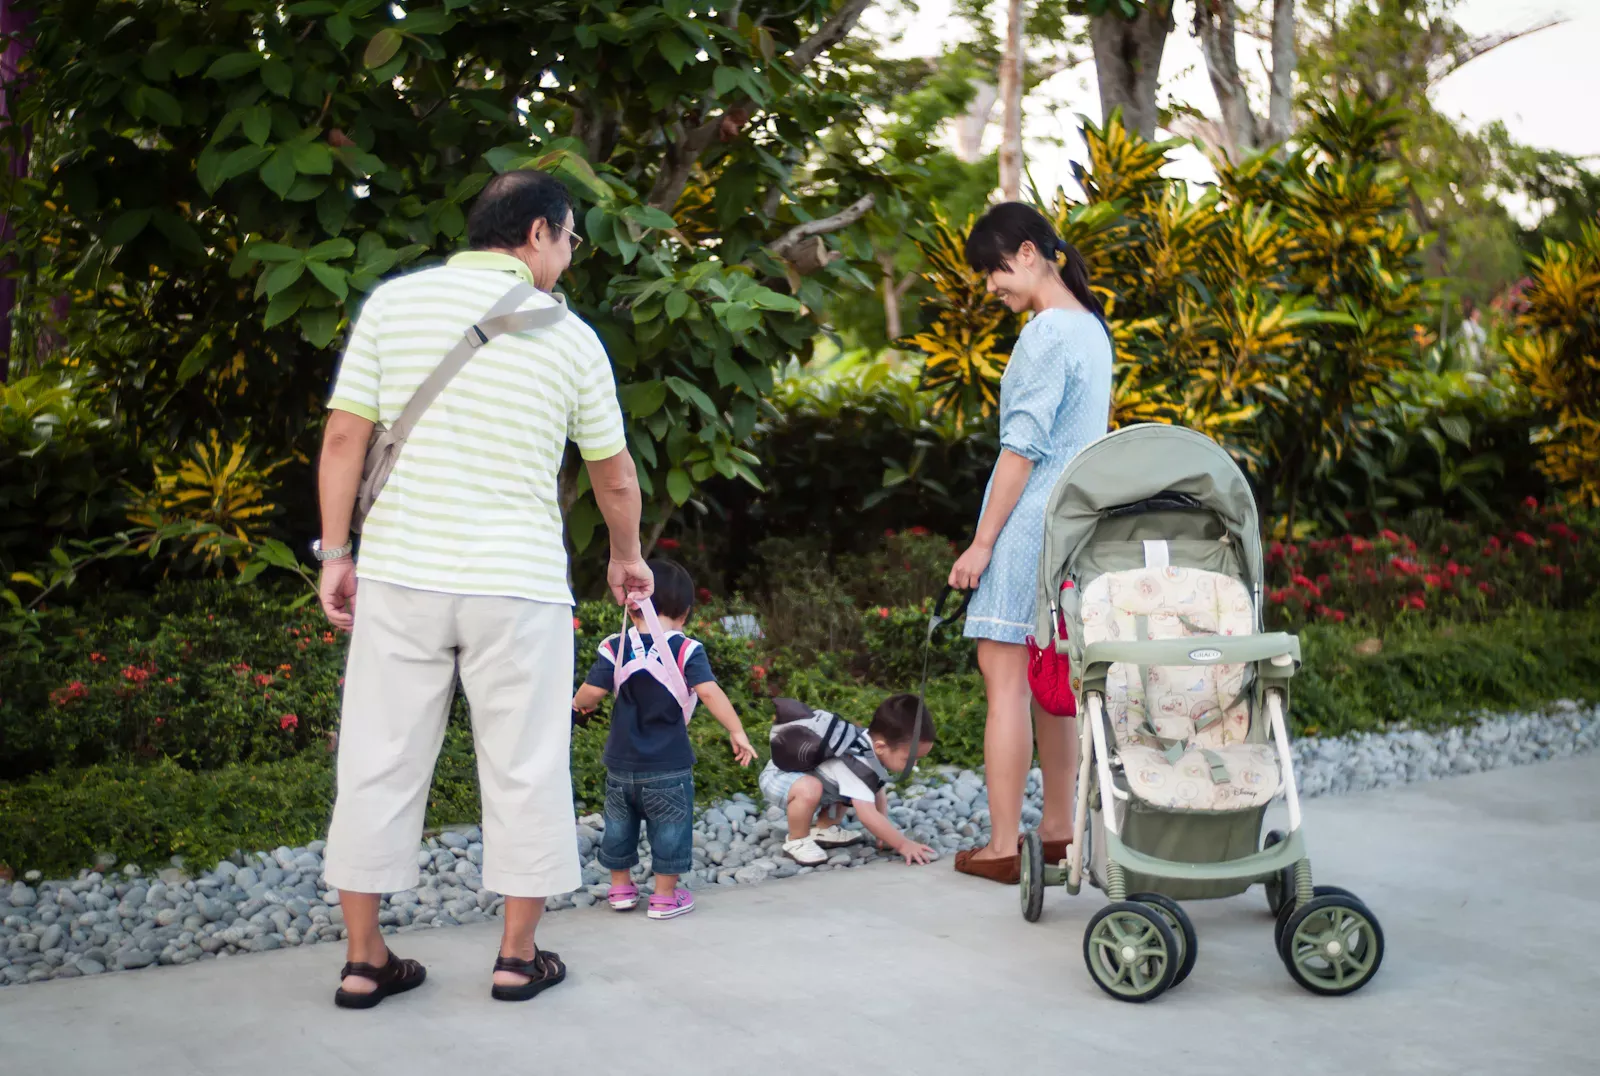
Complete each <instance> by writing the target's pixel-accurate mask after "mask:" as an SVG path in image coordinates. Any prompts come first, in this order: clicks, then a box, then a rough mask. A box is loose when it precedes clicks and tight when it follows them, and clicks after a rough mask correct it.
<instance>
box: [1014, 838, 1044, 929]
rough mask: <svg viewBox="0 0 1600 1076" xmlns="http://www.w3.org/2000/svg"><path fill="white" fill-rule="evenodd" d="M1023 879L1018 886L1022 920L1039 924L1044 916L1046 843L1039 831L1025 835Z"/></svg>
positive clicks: (1022, 851)
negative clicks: (1041, 838) (1040, 836)
mask: <svg viewBox="0 0 1600 1076" xmlns="http://www.w3.org/2000/svg"><path fill="white" fill-rule="evenodd" d="M1021 868H1022V878H1021V880H1020V881H1019V882H1018V884H1017V896H1018V898H1019V899H1020V900H1021V902H1022V918H1024V919H1026V920H1027V921H1028V922H1030V923H1037V922H1038V921H1039V916H1040V915H1042V914H1044V842H1043V841H1042V840H1040V838H1039V831H1038V830H1029V831H1028V832H1027V833H1025V834H1023V837H1022V848H1021Z"/></svg>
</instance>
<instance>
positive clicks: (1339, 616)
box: [1333, 609, 1345, 624]
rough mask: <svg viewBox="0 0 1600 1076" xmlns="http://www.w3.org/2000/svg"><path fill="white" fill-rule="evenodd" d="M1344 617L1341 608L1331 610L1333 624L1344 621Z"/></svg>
mask: <svg viewBox="0 0 1600 1076" xmlns="http://www.w3.org/2000/svg"><path fill="white" fill-rule="evenodd" d="M1344 619H1345V618H1344V610H1343V609H1335V610H1334V611H1333V622H1334V623H1335V624H1343V623H1344Z"/></svg>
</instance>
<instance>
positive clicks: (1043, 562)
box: [1039, 423, 1263, 623]
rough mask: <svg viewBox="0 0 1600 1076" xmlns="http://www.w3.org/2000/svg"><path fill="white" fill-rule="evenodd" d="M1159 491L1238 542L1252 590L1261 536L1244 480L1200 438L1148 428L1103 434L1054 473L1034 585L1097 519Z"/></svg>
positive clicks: (1073, 552) (1067, 556) (1177, 429)
mask: <svg viewBox="0 0 1600 1076" xmlns="http://www.w3.org/2000/svg"><path fill="white" fill-rule="evenodd" d="M1167 492H1172V493H1183V494H1187V495H1189V496H1191V497H1193V498H1195V499H1196V500H1197V501H1199V502H1200V504H1201V506H1202V507H1204V508H1206V509H1207V510H1209V511H1211V512H1213V513H1215V514H1216V516H1217V517H1218V518H1219V519H1220V520H1221V521H1222V523H1223V525H1224V526H1225V527H1226V528H1227V529H1228V533H1229V534H1230V535H1231V536H1232V537H1233V540H1234V541H1235V542H1236V543H1238V548H1239V550H1240V552H1241V554H1242V560H1243V564H1244V570H1245V571H1246V572H1247V573H1248V575H1249V577H1250V582H1251V584H1252V585H1253V586H1254V587H1260V586H1261V580H1262V575H1263V570H1262V569H1263V566H1262V556H1261V530H1260V524H1259V522H1258V519H1257V516H1256V502H1255V498H1254V497H1253V496H1251V494H1250V486H1249V483H1247V482H1246V481H1245V477H1244V473H1243V472H1242V471H1240V470H1239V466H1238V464H1236V463H1234V462H1233V459H1232V457H1230V456H1229V455H1228V453H1227V452H1225V451H1224V450H1223V448H1222V446H1221V445H1219V444H1217V443H1216V442H1215V441H1213V440H1212V439H1211V438H1209V437H1207V436H1206V435H1205V434H1202V433H1196V432H1195V431H1194V430H1190V429H1186V428H1184V427H1182V426H1165V425H1160V424H1156V423H1144V424H1141V425H1137V426H1125V427H1123V428H1122V429H1120V430H1116V431H1114V432H1112V433H1109V434H1107V435H1106V436H1104V437H1102V438H1100V440H1098V441H1095V442H1094V443H1093V444H1091V445H1089V447H1087V448H1085V449H1084V450H1083V451H1082V452H1080V453H1078V455H1077V457H1076V458H1075V459H1073V461H1072V462H1071V463H1069V464H1067V466H1066V469H1065V470H1064V471H1062V472H1061V477H1060V478H1059V479H1057V480H1056V487H1055V490H1054V491H1053V492H1052V493H1051V495H1050V501H1049V503H1048V506H1047V508H1046V513H1045V531H1044V550H1043V553H1042V554H1041V559H1040V573H1039V578H1040V581H1041V582H1040V586H1041V587H1044V586H1046V585H1047V584H1046V583H1044V582H1043V581H1044V580H1045V579H1048V578H1050V577H1051V576H1052V575H1054V574H1055V573H1056V572H1058V571H1059V570H1060V568H1061V566H1062V565H1064V564H1069V563H1071V562H1072V560H1073V559H1074V558H1075V557H1076V556H1077V554H1078V553H1079V551H1080V550H1081V549H1082V548H1083V545H1084V543H1086V542H1088V541H1089V540H1090V538H1091V537H1092V536H1093V534H1094V528H1095V525H1096V524H1097V523H1098V522H1099V520H1100V517H1101V514H1102V513H1103V512H1105V511H1106V510H1108V509H1111V508H1116V507H1118V506H1121V505H1127V504H1136V503H1138V502H1139V501H1143V500H1147V499H1149V498H1151V497H1155V496H1157V495H1159V494H1162V493H1167ZM1045 623H1048V618H1046V620H1045Z"/></svg>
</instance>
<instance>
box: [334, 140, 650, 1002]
mask: <svg viewBox="0 0 1600 1076" xmlns="http://www.w3.org/2000/svg"><path fill="white" fill-rule="evenodd" d="M467 234H468V238H469V240H470V243H471V246H472V248H473V249H472V250H470V251H466V252H463V253H461V254H457V255H456V256H454V257H452V258H451V259H450V260H449V261H448V262H447V263H446V264H445V265H443V266H440V267H437V268H433V269H426V270H422V271H420V272H416V273H411V274H409V275H406V276H403V277H400V278H398V279H395V280H392V281H389V282H387V283H385V284H383V285H382V286H381V287H379V288H378V289H377V290H376V291H374V292H373V293H372V295H371V296H370V297H369V298H368V299H367V301H366V304H365V306H364V307H363V308H362V311H361V316H360V318H359V320H358V321H357V322H356V325H355V328H354V330H353V331H352V332H351V335H350V343H349V346H348V348H347V349H346V351H345V356H344V361H343V363H342V364H341V366H340V369H339V375H338V378H337V380H336V382H335V385H334V390H333V398H332V400H331V401H330V403H329V407H330V408H331V414H330V415H329V418H328V427H327V432H326V433H325V435H324V438H323V446H322V459H321V466H320V472H319V478H320V494H321V506H322V537H321V539H320V541H319V542H317V543H316V544H315V546H314V551H315V554H316V556H317V558H318V559H319V560H320V561H321V562H322V582H321V596H322V607H323V609H324V610H325V611H326V612H327V615H328V619H329V620H330V621H332V622H333V624H334V625H335V626H336V627H339V628H341V629H343V630H346V631H350V630H352V629H353V630H354V635H353V637H352V639H351V642H350V656H349V667H348V669H347V672H346V676H345V689H344V709H343V714H342V717H341V723H340V733H339V764H338V798H337V801H336V803H335V805H334V810H333V823H332V827H331V829H330V831H329V834H328V848H327V870H326V876H327V880H328V882H329V884H331V885H333V886H336V887H338V890H339V899H340V903H341V905H342V906H343V908H344V918H345V925H346V927H347V928H348V930H349V949H348V957H349V961H350V962H349V963H348V964H346V965H345V968H344V971H343V973H342V982H341V983H340V986H339V990H338V992H337V993H336V994H335V998H334V1000H335V1002H336V1003H337V1004H339V1005H341V1006H344V1007H347V1008H369V1007H371V1006H373V1005H376V1004H378V1003H379V1002H380V1001H382V1000H383V999H384V998H385V997H387V996H389V995H390V994H396V993H400V992H402V991H405V990H410V989H412V988H413V987H416V986H419V985H421V983H422V981H423V978H424V977H425V974H426V973H425V971H424V969H423V967H422V966H421V965H420V964H419V963H417V962H416V961H414V960H402V959H400V958H399V957H397V956H395V955H394V954H393V953H391V952H390V951H389V949H388V946H387V945H386V944H385V942H384V939H383V935H382V933H381V932H380V930H379V926H378V904H379V900H380V894H383V893H388V892H396V891H399V890H403V889H409V888H411V887H412V886H415V885H416V884H417V879H418V867H417V842H418V839H419V838H420V836H421V832H422V822H423V814H424V809H425V808H426V806H427V799H428V787H429V784H430V782H431V780H432V775H433V766H434V761H435V760H436V759H437V757H438V753H439V748H440V745H441V744H442V742H443V739H444V731H445V721H446V719H447V717H448V714H449V710H450V703H451V700H452V698H453V697H454V695H455V681H456V674H457V672H458V671H459V673H460V676H461V683H462V686H463V687H464V688H465V690H466V694H467V701H468V702H469V704H470V706H471V710H472V729H473V742H474V746H475V747H476V749H477V756H478V778H479V783H480V785H481V786H482V792H483V884H484V887H485V888H486V889H489V890H492V891H494V892H497V893H501V894H504V895H505V934H504V937H503V938H502V939H501V942H500V952H499V958H498V959H497V960H496V961H495V964H494V977H493V986H492V988H491V994H492V996H494V997H495V998H498V999H501V1000H506V1001H521V1000H524V999H527V998H531V997H533V996H535V995H537V994H538V993H539V992H540V991H542V990H544V989H545V988H547V987H549V986H553V985H555V984H556V983H559V982H560V981H561V980H562V979H563V978H565V976H566V967H565V965H563V964H562V962H561V960H560V959H559V958H558V957H557V956H556V954H554V953H551V952H548V951H545V950H540V949H539V948H538V947H537V946H536V945H535V943H534V929H535V927H536V926H537V925H538V922H539V915H540V913H541V912H542V911H543V910H544V900H545V897H546V896H547V895H549V894H552V893H564V892H567V891H569V890H572V889H576V888H577V887H578V886H579V884H580V883H581V875H580V868H579V863H578V853H577V847H576V841H575V840H574V838H573V831H572V777H571V771H570V764H569V757H568V752H569V747H570V739H571V715H570V710H569V705H568V704H569V700H570V697H571V694H572V667H573V640H572V609H571V606H572V594H571V591H570V590H569V589H568V585H567V570H566V569H567V557H566V544H565V542H564V540H563V529H562V518H561V508H560V501H559V499H558V495H557V475H558V471H559V469H560V466H561V460H562V456H563V453H564V452H565V447H566V441H567V439H568V438H569V437H570V438H571V439H572V440H573V441H575V442H576V443H577V445H578V449H579V451H580V453H581V454H582V456H583V459H584V460H585V461H586V464H587V467H588V471H589V477H590V481H591V483H592V485H593V487H594V492H595V498H596V500H597V501H598V502H599V506H600V510H601V512H602V513H603V514H604V516H605V520H606V524H607V527H608V529H609V531H610V536H611V564H610V568H609V570H608V571H607V575H606V578H607V581H608V582H609V584H610V587H611V592H612V594H613V596H615V597H616V599H617V600H618V601H619V602H621V601H624V600H625V599H627V598H629V597H635V598H637V597H644V596H648V595H649V594H650V592H651V589H652V581H651V577H650V570H649V568H647V567H646V566H645V563H644V560H643V558H642V557H641V555H640V549H639V485H638V476H637V473H636V472H635V470H634V465H633V459H632V457H631V456H630V455H629V454H628V451H627V446H626V445H625V443H624V440H623V425H622V412H621V409H620V408H619V407H618V406H617V395H616V385H615V382H614V380H613V377H612V372H611V364H610V362H609V360H608V359H607V357H606V353H605V350H604V349H603V348H602V347H601V344H600V341H599V339H598V338H597V337H596V336H595V334H594V332H593V330H591V329H590V328H589V327H588V326H587V325H585V324H584V323H583V322H582V321H581V320H580V319H579V318H578V317H577V316H576V315H574V314H571V313H568V314H566V315H565V316H564V317H555V316H553V315H554V314H555V313H556V312H554V311H552V312H551V314H552V316H547V317H546V318H545V319H544V320H545V322H546V323H547V324H545V325H544V326H543V327H540V328H534V329H528V330H525V331H514V332H507V333H505V334H504V335H498V336H492V338H491V339H489V340H488V342H487V343H483V344H482V346H480V347H478V349H477V350H476V351H475V352H474V353H473V354H472V356H471V358H470V359H468V361H467V362H466V364H465V365H464V366H463V367H462V368H461V369H460V371H459V372H458V373H457V374H456V375H455V376H454V377H453V378H451V379H450V381H449V382H448V383H447V384H446V385H445V387H444V389H443V390H442V391H441V392H440V394H439V395H438V396H437V397H436V398H435V399H434V400H433V401H432V403H431V404H430V405H429V406H428V408H427V410H426V411H425V412H423V414H422V417H421V418H420V420H419V421H418V422H417V424H416V426H415V427H414V428H413V430H412V432H411V435H410V438H409V440H408V441H407V442H406V444H405V446H404V451H403V452H402V453H401V455H400V457H399V461H398V463H397V464H396V466H395V468H394V471H393V472H392V473H391V474H390V476H389V478H388V481H387V484H386V485H385V486H384V487H383V490H382V493H381V494H380V496H379V497H378V499H377V502H376V503H375V504H374V505H373V507H372V510H371V513H370V515H369V516H368V517H367V519H366V521H365V524H364V526H363V529H362V544H361V557H360V562H359V566H358V564H357V561H356V560H355V558H354V557H353V556H352V552H353V549H352V539H351V521H352V509H353V506H354V504H355V502H356V495H357V491H358V487H359V484H360V480H361V473H362V466H363V460H364V457H365V453H366V448H367V442H368V439H369V436H370V434H371V432H372V428H373V424H374V423H375V422H379V421H382V422H384V423H385V424H388V425H392V424H393V423H394V422H395V420H396V418H397V417H398V416H399V414H400V412H401V411H402V409H403V408H404V407H405V405H406V403H407V401H409V400H410V399H411V397H412V395H413V394H414V393H415V392H416V391H417V388H418V387H419V386H420V385H421V384H422V383H423V381H424V379H425V378H427V376H428V375H429V374H430V373H431V372H432V371H433V370H434V368H435V367H437V366H439V365H440V363H441V361H442V360H443V359H444V357H445V356H446V354H448V353H449V352H450V351H451V350H452V349H453V348H454V347H455V345H456V344H457V342H458V341H460V340H461V339H462V337H463V334H464V333H465V332H467V331H468V330H469V329H470V328H472V327H473V326H474V325H475V324H477V323H479V321H480V319H481V318H483V317H484V315H485V314H486V312H488V311H489V310H490V308H492V307H495V306H496V305H497V304H499V303H501V302H502V300H505V301H508V302H511V303H515V302H516V300H515V298H508V296H510V294H511V290H512V289H513V288H517V287H518V286H519V284H526V285H532V288H523V289H522V290H523V291H524V292H525V293H526V297H525V301H524V302H523V303H522V304H521V305H520V307H519V308H518V309H519V310H521V311H528V310H533V309H535V308H540V307H544V308H549V307H552V306H554V305H555V304H557V303H559V302H560V300H559V299H557V298H555V297H553V296H551V295H550V294H549V292H550V290H551V289H552V288H553V287H554V286H555V283H556V280H557V279H558V278H559V277H560V276H561V274H562V273H563V272H564V271H565V270H566V268H567V266H568V264H569V263H570V262H571V260H572V252H573V250H574V249H575V248H576V247H577V245H578V236H577V235H576V233H575V232H574V231H573V215H572V202H571V198H570V197H569V195H568V193H567V191H566V188H565V187H563V186H562V185H561V183H560V182H558V181H557V180H556V179H554V178H553V177H551V176H549V175H546V174H544V173H542V172H535V171H519V172H510V173H507V174H505V175H502V176H499V177H497V178H496V179H494V180H492V181H491V182H490V183H489V185H488V186H487V187H485V188H484V190H483V193H482V194H480V195H479V196H478V199H477V202H476V203H475V204H474V205H473V207H472V212H471V213H470V215H469V218H468V222H467ZM535 289H537V290H535ZM358 580H359V602H358V601H357V598H358Z"/></svg>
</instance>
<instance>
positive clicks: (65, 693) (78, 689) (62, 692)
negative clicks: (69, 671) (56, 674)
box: [50, 680, 89, 706]
mask: <svg viewBox="0 0 1600 1076" xmlns="http://www.w3.org/2000/svg"><path fill="white" fill-rule="evenodd" d="M88 697H89V689H88V688H86V687H84V686H83V681H82V680H74V681H72V683H70V684H68V685H67V686H66V687H62V688H57V689H56V690H54V691H52V692H50V702H51V703H52V704H54V705H56V706H65V705H67V704H68V703H71V702H77V701H78V700H79V699H86V698H88Z"/></svg>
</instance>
